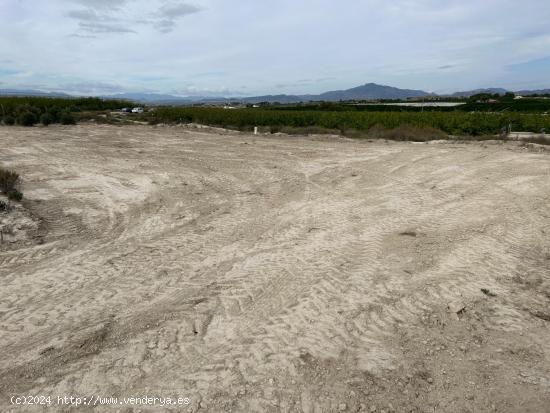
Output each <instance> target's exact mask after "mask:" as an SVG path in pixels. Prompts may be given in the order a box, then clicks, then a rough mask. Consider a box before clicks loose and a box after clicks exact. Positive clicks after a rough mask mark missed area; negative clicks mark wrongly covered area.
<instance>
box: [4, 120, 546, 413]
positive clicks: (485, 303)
mask: <svg viewBox="0 0 550 413" xmlns="http://www.w3.org/2000/svg"><path fill="white" fill-rule="evenodd" d="M0 166H3V167H10V168H13V169H16V170H17V171H18V172H19V173H20V175H21V176H22V179H23V187H22V189H23V192H24V194H25V197H26V201H25V203H24V204H23V205H24V207H25V209H23V208H20V209H17V210H16V211H15V212H13V213H12V214H14V213H16V214H19V215H17V217H19V218H17V217H16V218H14V216H11V217H8V216H7V215H6V214H5V213H3V215H2V213H0V221H2V220H4V223H7V222H8V221H9V222H10V228H11V230H10V234H7V235H6V238H5V240H4V243H3V244H2V245H1V246H0V411H2V412H5V411H14V412H23V411H44V409H43V408H37V407H36V406H28V405H27V406H19V407H18V406H14V405H12V404H10V398H11V397H12V396H13V395H43V396H48V395H50V396H52V397H57V396H65V395H67V396H71V395H72V396H81V397H91V396H100V397H109V396H117V397H132V396H133V397H142V396H145V395H146V396H150V397H155V396H156V397H174V398H177V397H188V398H189V400H190V404H189V405H187V406H178V407H175V408H169V407H166V406H164V407H162V406H160V405H155V406H131V405H112V406H106V405H102V406H95V407H83V406H80V407H71V406H67V405H65V406H63V405H58V404H56V401H54V404H53V405H52V406H50V408H49V410H51V411H69V410H70V411H90V410H92V409H94V411H97V412H103V411H120V412H132V411H136V412H137V411H143V412H148V411H150V412H162V411H184V412H187V411H190V412H196V411H199V412H203V411H205V412H207V411H208V412H226V411H232V412H302V411H303V412H338V411H343V412H356V411H366V412H383V411H385V412H453V413H454V412H548V411H550V208H549V206H550V153H549V152H537V151H533V150H528V149H525V148H522V147H520V146H519V145H517V144H511V143H510V144H494V143H493V144H491V143H488V144H480V143H471V144H456V143H431V144H411V143H396V142H393V143H391V142H390V143H386V142H382V141H380V142H367V141H352V140H347V139H340V138H337V137H309V138H308V137H287V136H273V135H271V136H253V135H247V134H239V133H232V132H231V133H230V132H223V131H217V130H209V129H191V128H186V127H151V126H124V127H115V126H97V125H85V124H84V125H79V126H74V127H48V128H39V127H35V128H15V127H2V128H0ZM10 220H11V221H10ZM17 222H20V225H19V226H18V225H17ZM482 289H484V291H485V292H484V291H482ZM56 400H57V399H56Z"/></svg>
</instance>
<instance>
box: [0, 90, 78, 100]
mask: <svg viewBox="0 0 550 413" xmlns="http://www.w3.org/2000/svg"><path fill="white" fill-rule="evenodd" d="M0 96H43V97H65V98H66V97H71V95H68V94H67V93H62V92H44V91H42V90H32V89H0Z"/></svg>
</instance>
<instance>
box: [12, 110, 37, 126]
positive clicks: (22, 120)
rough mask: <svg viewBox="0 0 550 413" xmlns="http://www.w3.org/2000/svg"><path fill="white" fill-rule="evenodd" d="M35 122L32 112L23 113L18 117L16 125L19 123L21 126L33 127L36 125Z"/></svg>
mask: <svg viewBox="0 0 550 413" xmlns="http://www.w3.org/2000/svg"><path fill="white" fill-rule="evenodd" d="M36 121H37V119H36V115H35V114H34V113H33V112H23V113H22V114H21V115H19V119H18V120H17V123H19V124H20V125H21V126H33V125H35V124H36Z"/></svg>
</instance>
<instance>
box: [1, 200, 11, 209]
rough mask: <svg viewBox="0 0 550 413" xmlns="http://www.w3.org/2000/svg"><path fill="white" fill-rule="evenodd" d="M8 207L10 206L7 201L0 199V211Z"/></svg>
mask: <svg viewBox="0 0 550 413" xmlns="http://www.w3.org/2000/svg"><path fill="white" fill-rule="evenodd" d="M9 209H10V206H9V204H8V203H7V202H4V201H2V200H0V212H1V211H8V210H9Z"/></svg>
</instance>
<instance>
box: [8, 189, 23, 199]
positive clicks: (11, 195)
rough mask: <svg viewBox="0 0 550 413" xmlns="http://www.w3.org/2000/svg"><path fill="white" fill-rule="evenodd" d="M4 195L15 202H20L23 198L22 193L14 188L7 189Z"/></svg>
mask: <svg viewBox="0 0 550 413" xmlns="http://www.w3.org/2000/svg"><path fill="white" fill-rule="evenodd" d="M6 196H7V197H8V199H10V200H12V201H17V202H21V200H22V199H23V193H22V192H21V191H19V190H17V189H15V188H13V189H11V190H9V191H8V192H7V193H6Z"/></svg>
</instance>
